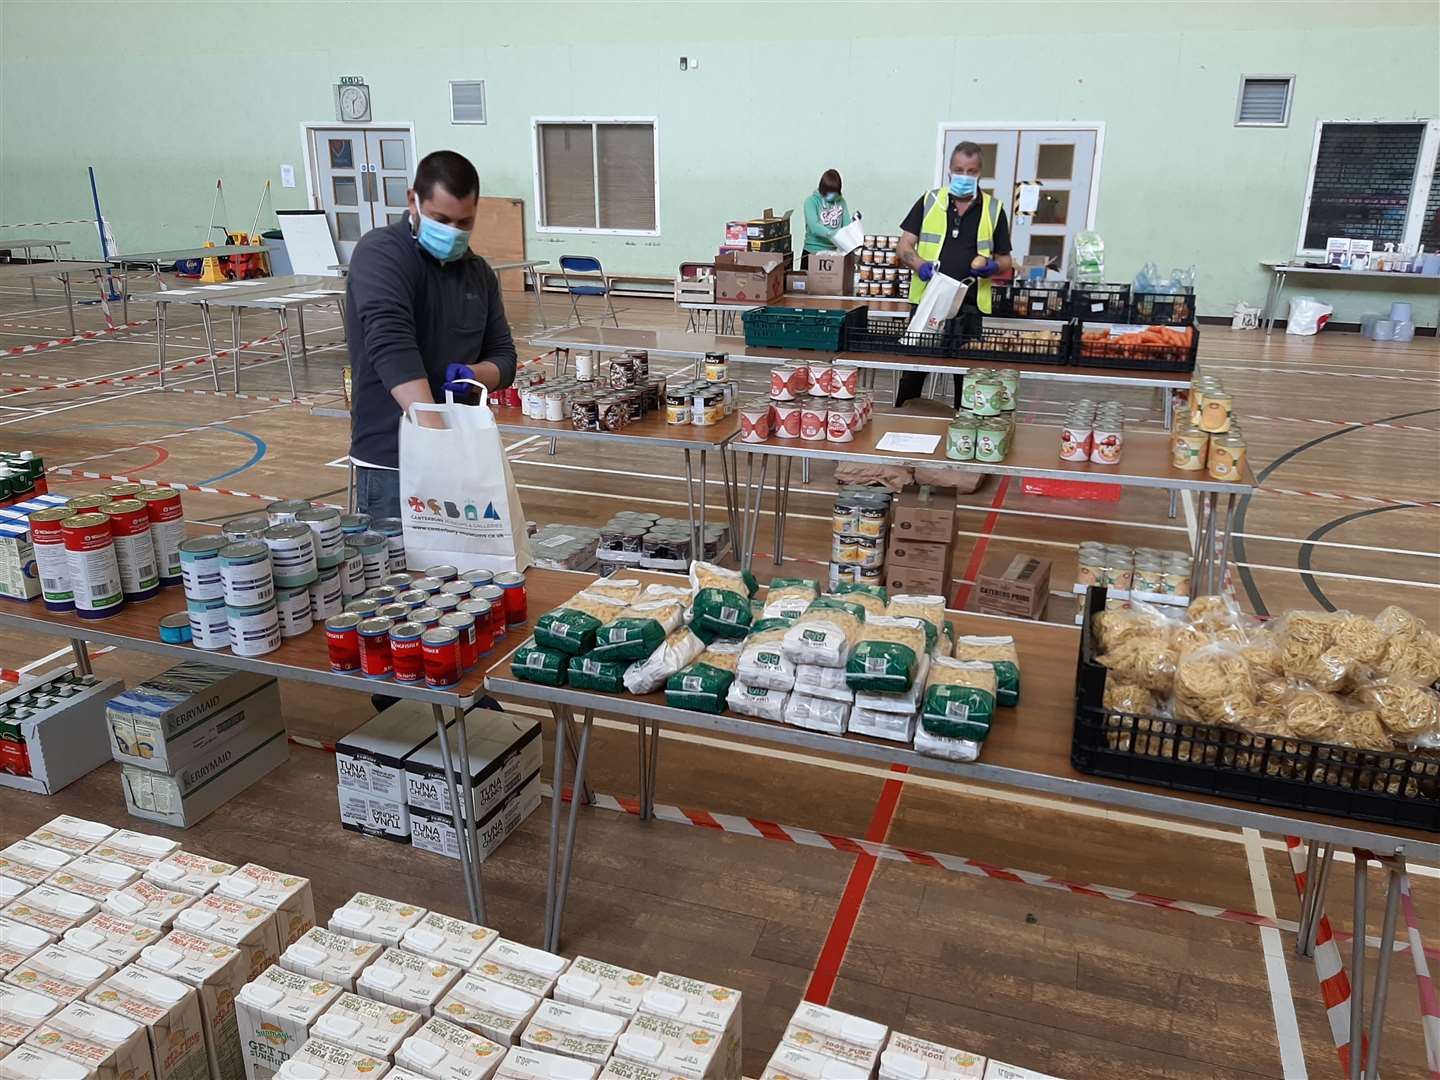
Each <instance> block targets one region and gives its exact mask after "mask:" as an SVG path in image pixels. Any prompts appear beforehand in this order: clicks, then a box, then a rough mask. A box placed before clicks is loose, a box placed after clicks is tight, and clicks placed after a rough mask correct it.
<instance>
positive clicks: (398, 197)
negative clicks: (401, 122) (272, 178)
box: [310, 128, 415, 264]
mask: <svg viewBox="0 0 1440 1080" xmlns="http://www.w3.org/2000/svg"><path fill="white" fill-rule="evenodd" d="M310 139H311V160H312V161H313V162H314V163H315V176H316V181H317V183H316V187H317V190H316V196H317V198H318V199H319V202H320V208H321V209H323V210H324V211H325V216H326V218H327V219H328V220H329V222H330V235H332V236H333V237H335V251H336V254H337V255H339V257H340V262H341V263H342V264H346V263H349V262H350V255H351V253H352V252H353V251H354V250H355V245H356V243H358V242H359V240H360V237H362V236H364V235H365V234H366V233H367V232H369V231H370V230H371V229H374V228H377V227H379V226H382V225H389V224H391V223H392V222H395V221H399V220H400V219H401V218H403V217H404V216H405V209H406V205H407V203H406V198H405V193H406V191H408V190H409V188H410V178H411V177H412V176H413V175H414V166H415V151H414V147H413V145H412V143H411V140H410V132H409V131H407V130H405V129H403V128H393V129H392V128H313V129H311V132H310Z"/></svg>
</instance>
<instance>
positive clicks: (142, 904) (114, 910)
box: [66, 867, 198, 930]
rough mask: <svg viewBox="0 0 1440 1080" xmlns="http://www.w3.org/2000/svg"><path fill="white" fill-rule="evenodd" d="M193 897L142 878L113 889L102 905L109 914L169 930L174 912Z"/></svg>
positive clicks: (178, 910) (188, 904) (179, 909)
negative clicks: (163, 887) (123, 886)
mask: <svg viewBox="0 0 1440 1080" xmlns="http://www.w3.org/2000/svg"><path fill="white" fill-rule="evenodd" d="M66 869H67V870H68V869H69V867H66ZM196 899H198V898H197V897H194V896H191V895H190V894H189V893H187V892H176V891H175V890H174V889H162V888H161V887H160V886H158V885H152V884H150V882H148V881H146V880H144V879H143V878H142V879H141V880H139V881H135V882H132V883H131V884H129V885H127V886H125V888H123V889H116V890H115V891H114V892H112V893H111V894H110V896H109V897H108V898H107V899H106V900H105V904H104V907H105V910H106V911H107V912H109V913H110V914H111V915H118V916H120V918H122V919H133V920H135V921H136V922H138V923H143V924H144V925H146V926H153V927H154V928H155V929H156V930H169V929H170V927H171V926H172V925H174V923H175V916H176V915H177V914H179V913H180V912H181V911H183V910H184V909H185V908H187V907H189V906H190V905H191V904H193V903H194V902H195V901H196Z"/></svg>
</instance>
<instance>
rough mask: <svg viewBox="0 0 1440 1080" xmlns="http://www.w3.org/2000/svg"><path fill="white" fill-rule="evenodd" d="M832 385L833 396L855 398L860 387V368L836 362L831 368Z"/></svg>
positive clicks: (831, 394)
mask: <svg viewBox="0 0 1440 1080" xmlns="http://www.w3.org/2000/svg"><path fill="white" fill-rule="evenodd" d="M830 386H831V389H830V396H831V397H835V398H853V397H854V396H855V394H856V392H857V391H858V390H859V388H860V369H859V368H853V367H841V366H840V365H839V364H836V365H835V366H834V367H833V368H831V369H830Z"/></svg>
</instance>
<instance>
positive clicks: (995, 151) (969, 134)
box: [935, 128, 1019, 214]
mask: <svg viewBox="0 0 1440 1080" xmlns="http://www.w3.org/2000/svg"><path fill="white" fill-rule="evenodd" d="M1018 135H1019V133H1018V132H1016V131H1013V130H1012V131H1001V130H996V129H994V128H991V129H989V130H984V129H971V130H967V129H965V128H947V129H946V131H945V139H944V144H943V145H942V146H941V154H940V170H939V174H938V175H937V176H936V179H935V186H936V187H944V186H945V185H946V184H948V183H949V182H950V155H951V153H953V152H954V150H955V146H956V144H957V143H962V142H967V141H968V142H973V143H977V144H979V146H980V190H981V191H983V192H985V193H986V194H987V195H989V196H991V197H992V198H998V199H999V200H1000V203H1001V205H1003V206H1004V207H1005V212H1006V213H1007V214H1008V213H1010V208H1011V206H1012V205H1013V203H1012V201H1011V193H1012V192H1013V191H1014V189H1015V157H1016V154H1017V152H1018V146H1017V140H1018Z"/></svg>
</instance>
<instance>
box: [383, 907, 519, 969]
mask: <svg viewBox="0 0 1440 1080" xmlns="http://www.w3.org/2000/svg"><path fill="white" fill-rule="evenodd" d="M499 938H500V935H499V933H498V932H497V931H494V930H491V929H490V928H489V927H488V926H479V925H477V924H476V923H472V922H466V921H465V920H464V919H456V918H452V917H451V916H449V915H442V914H441V913H440V912H438V911H432V912H430V913H429V914H428V915H426V916H425V918H423V919H421V920H420V922H419V924H418V925H416V926H412V927H411V928H410V929H409V930H406V931H405V936H404V937H403V938H401V939H400V947H401V948H402V949H405V950H406V951H407V952H413V953H417V954H419V955H420V956H428V957H430V958H431V959H432V960H439V961H441V962H442V963H446V964H454V965H455V966H456V967H460V968H464V969H465V970H467V971H468V970H470V969H471V968H472V967H474V966H475V965H476V964H477V963H479V962H480V957H481V956H482V955H483V954H484V952H485V950H486V949H488V948H490V946H491V945H493V944H495V942H496V941H498V940H499Z"/></svg>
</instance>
